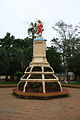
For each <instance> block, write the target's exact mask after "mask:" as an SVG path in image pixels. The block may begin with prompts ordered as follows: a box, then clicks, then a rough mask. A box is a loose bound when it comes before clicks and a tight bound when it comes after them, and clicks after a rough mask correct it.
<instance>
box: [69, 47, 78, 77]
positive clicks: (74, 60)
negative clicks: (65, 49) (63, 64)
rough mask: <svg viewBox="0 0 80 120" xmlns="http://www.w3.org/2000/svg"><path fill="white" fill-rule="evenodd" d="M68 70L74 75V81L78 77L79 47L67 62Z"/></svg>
mask: <svg viewBox="0 0 80 120" xmlns="http://www.w3.org/2000/svg"><path fill="white" fill-rule="evenodd" d="M69 69H70V70H71V71H73V72H74V73H75V79H77V76H80V45H78V46H77V47H76V50H75V53H74V55H73V56H72V57H71V59H70V61H69Z"/></svg>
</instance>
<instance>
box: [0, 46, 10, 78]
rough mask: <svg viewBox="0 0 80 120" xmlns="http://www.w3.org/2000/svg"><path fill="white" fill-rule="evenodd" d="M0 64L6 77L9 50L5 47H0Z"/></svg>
mask: <svg viewBox="0 0 80 120" xmlns="http://www.w3.org/2000/svg"><path fill="white" fill-rule="evenodd" d="M0 66H2V67H3V69H4V73H5V74H6V79H7V77H8V72H9V68H10V52H9V49H7V48H6V47H2V48H0Z"/></svg>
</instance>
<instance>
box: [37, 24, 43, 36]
mask: <svg viewBox="0 0 80 120" xmlns="http://www.w3.org/2000/svg"><path fill="white" fill-rule="evenodd" d="M42 27H43V25H42V24H41V23H40V24H38V26H37V29H38V34H40V33H41V34H42Z"/></svg>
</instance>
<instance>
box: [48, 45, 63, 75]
mask: <svg viewBox="0 0 80 120" xmlns="http://www.w3.org/2000/svg"><path fill="white" fill-rule="evenodd" d="M47 60H48V62H49V63H50V65H51V67H52V68H53V69H54V71H55V72H57V73H59V72H61V71H62V70H61V54H60V53H59V52H57V50H56V48H55V47H53V46H51V47H47Z"/></svg>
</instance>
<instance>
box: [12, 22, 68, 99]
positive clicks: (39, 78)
mask: <svg viewBox="0 0 80 120" xmlns="http://www.w3.org/2000/svg"><path fill="white" fill-rule="evenodd" d="M42 28H43V25H42V22H41V21H40V20H39V21H38V25H37V29H38V32H37V36H36V38H35V39H34V41H33V59H32V61H31V63H30V65H29V67H28V68H26V70H25V72H24V75H23V76H22V77H21V79H20V82H19V83H18V85H17V89H13V93H14V94H15V95H17V96H19V97H25V98H34V97H38V98H39V97H40V98H49V97H53V96H63V95H68V91H67V90H66V89H62V86H61V83H60V82H59V79H58V77H57V76H55V74H54V70H53V68H52V67H51V66H50V64H49V63H48V61H47V59H46V41H45V39H44V38H43V37H42Z"/></svg>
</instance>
